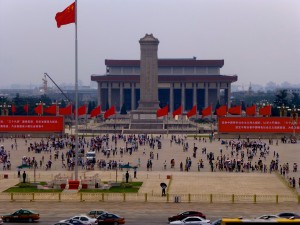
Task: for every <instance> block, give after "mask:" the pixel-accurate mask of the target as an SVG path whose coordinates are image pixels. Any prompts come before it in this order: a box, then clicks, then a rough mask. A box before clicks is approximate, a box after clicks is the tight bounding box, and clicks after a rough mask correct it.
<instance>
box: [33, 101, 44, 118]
mask: <svg viewBox="0 0 300 225" xmlns="http://www.w3.org/2000/svg"><path fill="white" fill-rule="evenodd" d="M35 105H37V106H42V111H41V114H38V115H39V116H42V115H43V111H44V109H43V108H44V105H46V104H45V103H43V102H42V101H40V102H39V103H35Z"/></svg>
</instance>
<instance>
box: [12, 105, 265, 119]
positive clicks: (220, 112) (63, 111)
mask: <svg viewBox="0 0 300 225" xmlns="http://www.w3.org/2000/svg"><path fill="white" fill-rule="evenodd" d="M57 107H58V106H57V105H51V106H49V107H46V108H44V107H43V105H42V104H40V105H38V106H37V107H35V108H34V112H35V113H36V114H38V115H42V114H43V113H48V114H52V115H56V114H59V115H72V105H69V106H67V107H65V108H57ZM23 108H24V110H25V112H27V113H28V111H29V105H28V104H26V105H25V106H24V107H23ZM11 110H12V113H15V112H16V107H15V106H14V105H12V108H11ZM76 113H78V116H82V115H85V114H87V107H86V105H83V106H80V107H79V108H78V109H77V110H76V111H75V112H74V115H76ZM168 113H169V106H168V105H166V106H165V107H163V108H160V109H158V110H157V112H156V115H157V117H162V116H166V115H168ZM227 113H229V114H231V115H241V114H242V107H241V106H235V107H231V108H229V109H228V111H227V107H226V105H223V106H220V107H219V108H217V109H216V115H217V116H226V115H227ZM258 113H259V115H262V116H270V115H271V105H267V106H265V107H262V108H260V109H259V112H258ZM100 114H101V107H100V106H97V107H96V108H94V109H93V110H92V111H91V113H90V117H95V116H98V115H100ZM114 114H116V108H115V106H112V107H111V108H109V109H108V110H106V111H105V113H104V118H105V119H107V118H109V117H110V116H112V115H114ZM196 114H197V106H196V105H195V106H193V107H192V109H191V110H190V111H188V113H187V115H186V116H187V117H188V118H190V117H192V116H195V115H196ZM172 115H173V118H174V117H175V116H178V115H182V106H179V107H178V108H177V109H176V110H174V111H173V113H172ZM201 115H202V118H204V117H206V116H210V115H212V107H211V106H208V107H206V108H204V109H203V110H202V111H201ZM246 115H247V116H255V115H256V105H252V106H249V107H247V108H246Z"/></svg>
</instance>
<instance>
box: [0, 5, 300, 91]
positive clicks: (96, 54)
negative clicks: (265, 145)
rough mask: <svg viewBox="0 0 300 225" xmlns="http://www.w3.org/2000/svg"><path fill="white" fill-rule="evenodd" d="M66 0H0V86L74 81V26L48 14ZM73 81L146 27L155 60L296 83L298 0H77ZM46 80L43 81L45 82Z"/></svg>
mask: <svg viewBox="0 0 300 225" xmlns="http://www.w3.org/2000/svg"><path fill="white" fill-rule="evenodd" d="M72 2H73V1H72V0H26V1H25V0H0V77H1V82H0V88H9V87H12V86H13V85H15V84H18V85H42V78H43V75H44V73H45V72H46V73H48V74H49V75H50V76H51V77H52V78H53V80H54V81H55V82H56V83H58V84H60V85H63V84H73V85H74V83H75V25H74V24H69V25H65V26H62V27H61V28H57V26H56V21H55V19H54V17H55V15H56V13H57V12H60V11H63V10H64V9H65V8H66V7H67V6H68V5H70V4H71V3H72ZM77 2H78V26H77V27H78V79H79V84H80V85H81V84H82V85H90V84H91V75H92V74H99V75H101V74H104V73H105V64H104V61H105V59H139V57H140V46H139V42H138V41H139V39H140V38H142V37H143V36H144V35H145V34H146V33H148V34H150V33H152V34H153V35H154V36H155V37H157V38H158V39H159V41H160V43H159V48H158V57H159V58H192V57H194V56H195V57H197V59H224V60H225V63H224V66H223V68H222V69H221V74H223V75H233V74H236V75H238V82H237V83H236V85H241V86H242V85H243V86H249V84H250V83H256V84H261V85H264V84H267V83H268V82H270V81H272V82H275V83H278V84H280V83H283V82H285V81H287V82H289V83H291V84H295V83H296V84H299V83H300V1H299V0H78V1H77ZM49 83H50V81H49Z"/></svg>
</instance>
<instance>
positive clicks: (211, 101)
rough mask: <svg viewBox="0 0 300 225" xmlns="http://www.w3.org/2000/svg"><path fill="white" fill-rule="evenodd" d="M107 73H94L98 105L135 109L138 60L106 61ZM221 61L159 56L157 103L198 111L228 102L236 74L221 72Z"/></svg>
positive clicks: (171, 108) (136, 104)
mask: <svg viewBox="0 0 300 225" xmlns="http://www.w3.org/2000/svg"><path fill="white" fill-rule="evenodd" d="M105 65H106V73H105V74H104V75H96V74H93V75H92V76H91V80H92V81H95V82H97V84H98V93H97V99H98V104H100V105H101V107H102V109H105V108H106V107H107V106H109V107H110V106H112V105H115V106H116V108H117V110H120V109H121V107H122V105H123V104H125V106H126V109H127V110H129V111H130V110H135V109H137V107H138V102H139V99H140V60H110V59H107V60H105ZM223 65H224V60H197V59H196V58H195V57H194V58H191V59H158V98H159V101H160V106H164V105H166V104H168V105H169V109H170V111H171V112H172V111H174V110H175V109H176V108H177V107H179V106H180V105H182V106H183V110H184V111H185V112H186V111H188V110H190V109H191V108H192V107H193V105H197V109H198V111H199V110H201V109H202V108H204V107H207V106H208V105H212V106H213V107H214V106H215V105H216V103H217V101H219V102H220V103H221V104H226V105H228V106H229V104H230V96H231V84H232V83H233V82H235V81H237V79H238V77H237V76H236V75H221V73H220V69H221V68H222V67H223Z"/></svg>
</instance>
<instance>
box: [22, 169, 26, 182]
mask: <svg viewBox="0 0 300 225" xmlns="http://www.w3.org/2000/svg"><path fill="white" fill-rule="evenodd" d="M25 181H26V173H25V171H24V172H23V183H25Z"/></svg>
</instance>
